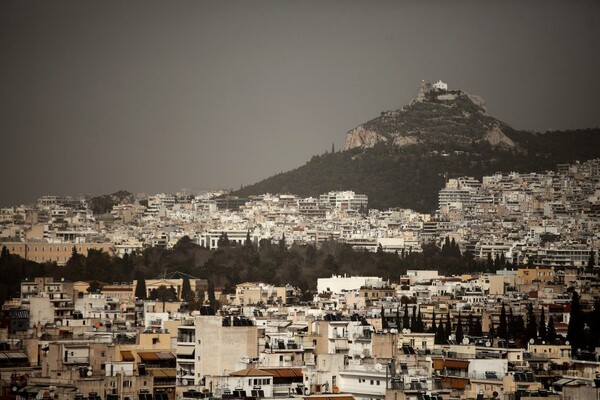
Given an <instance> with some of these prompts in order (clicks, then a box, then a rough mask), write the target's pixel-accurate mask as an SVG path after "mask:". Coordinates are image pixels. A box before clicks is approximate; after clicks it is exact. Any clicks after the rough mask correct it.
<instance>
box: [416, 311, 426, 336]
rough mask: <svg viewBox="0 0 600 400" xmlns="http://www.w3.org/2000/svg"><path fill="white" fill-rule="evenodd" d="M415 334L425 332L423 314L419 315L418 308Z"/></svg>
mask: <svg viewBox="0 0 600 400" xmlns="http://www.w3.org/2000/svg"><path fill="white" fill-rule="evenodd" d="M417 332H419V333H423V332H425V323H424V322H423V314H422V313H421V309H420V308H419V312H418V313H417Z"/></svg>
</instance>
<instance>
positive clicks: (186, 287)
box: [181, 276, 192, 301]
mask: <svg viewBox="0 0 600 400" xmlns="http://www.w3.org/2000/svg"><path fill="white" fill-rule="evenodd" d="M190 293H192V286H191V285H190V278H188V277H187V276H184V277H183V283H182V284H181V300H183V301H188V299H189V298H190Z"/></svg>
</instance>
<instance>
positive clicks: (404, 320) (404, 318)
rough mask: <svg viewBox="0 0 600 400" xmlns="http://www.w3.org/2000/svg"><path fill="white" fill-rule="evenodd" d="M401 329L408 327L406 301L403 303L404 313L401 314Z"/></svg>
mask: <svg viewBox="0 0 600 400" xmlns="http://www.w3.org/2000/svg"><path fill="white" fill-rule="evenodd" d="M402 329H410V317H409V315H408V303H404V315H402Z"/></svg>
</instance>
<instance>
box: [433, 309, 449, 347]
mask: <svg viewBox="0 0 600 400" xmlns="http://www.w3.org/2000/svg"><path fill="white" fill-rule="evenodd" d="M446 337H447V336H446V330H445V329H444V323H443V321H442V316H441V315H440V320H439V323H438V326H437V330H436V332H435V343H436V344H444V343H446Z"/></svg>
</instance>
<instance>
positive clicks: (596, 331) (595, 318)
mask: <svg viewBox="0 0 600 400" xmlns="http://www.w3.org/2000/svg"><path fill="white" fill-rule="evenodd" d="M589 326H590V343H589V345H588V347H589V350H590V351H594V350H595V348H596V347H598V346H599V345H600V299H596V301H595V302H594V310H593V311H592V312H591V314H590V318H589Z"/></svg>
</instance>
